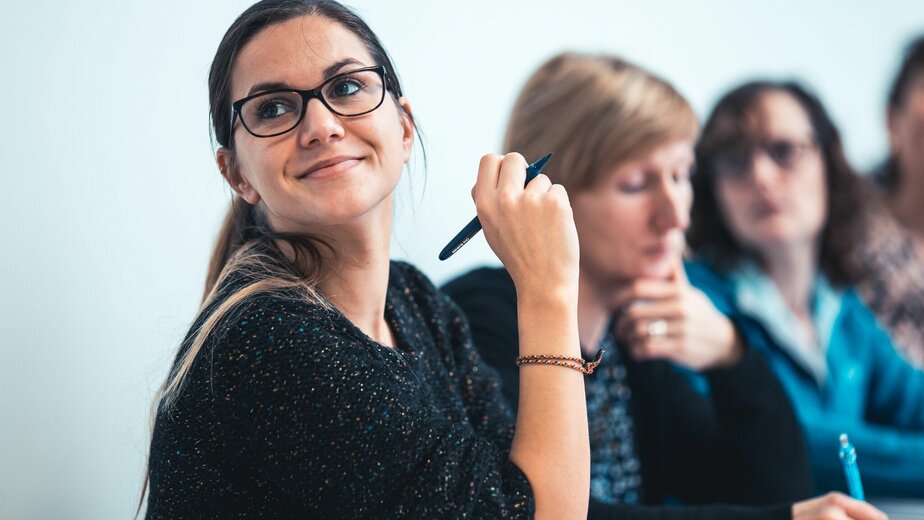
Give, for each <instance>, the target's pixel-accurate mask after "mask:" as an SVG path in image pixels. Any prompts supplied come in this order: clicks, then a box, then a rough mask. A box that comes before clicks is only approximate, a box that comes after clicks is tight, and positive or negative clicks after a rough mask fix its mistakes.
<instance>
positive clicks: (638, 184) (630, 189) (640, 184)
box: [618, 177, 646, 193]
mask: <svg viewBox="0 0 924 520" xmlns="http://www.w3.org/2000/svg"><path fill="white" fill-rule="evenodd" d="M645 184H646V182H645V177H636V178H632V179H626V180H624V181H622V182H620V183H619V185H618V187H619V191H622V192H624V193H638V192H640V191H642V190H644V189H645Z"/></svg>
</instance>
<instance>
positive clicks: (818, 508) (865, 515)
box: [792, 493, 889, 520]
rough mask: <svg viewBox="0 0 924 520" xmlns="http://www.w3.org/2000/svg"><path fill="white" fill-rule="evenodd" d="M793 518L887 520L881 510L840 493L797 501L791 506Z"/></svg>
mask: <svg viewBox="0 0 924 520" xmlns="http://www.w3.org/2000/svg"><path fill="white" fill-rule="evenodd" d="M792 518H793V520H888V518H889V517H888V516H886V514H885V513H883V512H882V511H880V510H878V509H876V508H875V507H873V506H871V505H869V504H868V503H866V502H863V501H860V500H856V499H853V498H850V497H848V496H847V495H844V494H842V493H828V494H827V495H824V496H820V497H818V498H813V499H811V500H805V501H802V502H797V503H795V504H793V506H792Z"/></svg>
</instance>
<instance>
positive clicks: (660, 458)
mask: <svg viewBox="0 0 924 520" xmlns="http://www.w3.org/2000/svg"><path fill="white" fill-rule="evenodd" d="M632 373H634V376H633V386H634V390H635V395H636V396H637V398H638V400H639V403H638V407H637V409H638V411H637V412H636V413H635V416H636V420H637V422H639V423H640V425H641V426H642V428H643V429H644V431H646V432H648V438H647V439H643V440H645V441H647V442H646V443H645V444H644V446H645V453H646V454H647V456H646V458H645V460H647V461H650V465H651V466H652V467H650V468H648V470H647V471H646V472H645V476H646V478H647V481H648V484H649V485H650V486H649V487H650V488H651V489H650V491H651V492H652V493H653V494H654V495H656V496H660V495H665V496H673V497H675V498H678V499H680V500H681V501H683V502H685V503H689V504H707V503H731V504H752V505H766V504H775V503H781V502H790V503H791V502H793V501H796V500H800V499H803V498H806V497H807V496H809V495H810V494H811V492H812V489H813V484H812V478H811V470H810V466H809V460H808V454H807V452H806V449H805V444H804V441H803V438H802V432H801V430H800V428H799V426H798V423H797V421H796V419H795V416H794V413H793V412H792V409H791V407H790V406H789V401H788V399H787V397H786V395H785V394H784V393H783V390H782V388H780V386H779V384H778V383H777V382H776V380H775V378H774V377H773V374H772V373H771V372H770V370H769V368H768V367H767V366H766V364H765V363H764V362H763V360H762V359H761V357H760V356H759V355H758V354H757V353H756V352H754V351H753V350H751V349H746V350H745V353H744V355H743V357H742V359H741V360H740V361H739V363H738V364H737V365H736V366H735V367H732V368H729V369H723V370H715V371H709V372H707V373H706V376H707V377H708V381H709V387H710V391H709V394H708V395H703V394H701V393H700V392H698V391H697V390H695V389H694V388H693V386H692V385H691V384H690V382H689V381H688V378H687V376H685V375H684V374H682V373H680V372H679V371H678V370H677V369H676V368H675V367H673V366H671V365H670V364H668V363H667V362H664V361H659V362H642V363H638V364H633V365H632V366H631V369H630V374H632ZM643 408H647V409H643Z"/></svg>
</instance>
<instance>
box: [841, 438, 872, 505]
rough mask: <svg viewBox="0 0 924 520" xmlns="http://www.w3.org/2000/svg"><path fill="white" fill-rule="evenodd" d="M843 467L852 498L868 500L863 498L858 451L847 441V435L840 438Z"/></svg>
mask: <svg viewBox="0 0 924 520" xmlns="http://www.w3.org/2000/svg"><path fill="white" fill-rule="evenodd" d="M840 441H841V448H840V455H841V465H842V466H844V476H845V477H847V489H848V490H849V491H850V496H852V497H853V498H856V499H857V500H866V498H864V496H863V483H862V482H860V468H858V467H857V450H856V448H854V447H853V444H850V441H849V440H847V434H846V433H842V434H841V437H840Z"/></svg>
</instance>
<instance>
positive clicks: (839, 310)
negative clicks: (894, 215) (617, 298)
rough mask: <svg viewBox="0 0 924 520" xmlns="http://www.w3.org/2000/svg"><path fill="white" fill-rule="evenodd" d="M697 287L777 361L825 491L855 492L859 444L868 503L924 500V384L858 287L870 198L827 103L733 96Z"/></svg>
mask: <svg viewBox="0 0 924 520" xmlns="http://www.w3.org/2000/svg"><path fill="white" fill-rule="evenodd" d="M696 160H697V167H696V172H695V173H694V175H693V191H694V203H693V212H692V215H693V216H692V225H691V227H690V230H689V234H688V238H689V241H690V244H691V246H692V247H693V248H694V249H695V252H696V254H697V257H698V258H699V260H700V261H699V262H697V263H695V264H693V265H691V266H690V269H689V275H690V279H691V280H692V281H693V283H694V285H696V286H698V287H700V288H701V289H702V290H704V291H705V292H706V293H707V294H709V295H710V297H711V298H712V299H713V302H714V303H715V304H716V305H717V307H718V308H720V309H721V310H722V312H724V313H726V314H727V315H728V316H729V317H731V318H732V319H733V320H734V321H735V322H736V323H737V324H738V325H739V331H740V332H741V333H742V335H743V336H744V338H745V341H746V342H747V343H748V344H749V345H751V346H752V348H754V349H756V350H758V351H760V352H761V353H762V354H763V355H764V356H765V357H766V359H767V360H768V361H769V363H770V366H771V367H772V369H773V370H774V372H776V374H777V376H778V377H779V378H780V381H781V382H782V383H783V386H784V388H785V389H786V391H787V392H788V393H789V395H790V398H791V400H792V403H793V406H794V407H795V409H796V413H797V415H798V417H799V420H800V422H801V423H802V426H803V429H804V432H805V435H806V440H807V444H808V447H809V452H810V456H811V461H812V467H813V470H814V475H815V478H816V483H817V485H818V490H821V491H827V490H832V489H845V487H846V486H845V481H844V475H843V471H842V468H841V464H840V461H839V460H838V456H837V446H838V436H839V435H840V434H841V433H847V434H848V435H849V437H850V440H851V441H852V442H853V443H854V445H855V446H856V448H857V451H858V452H859V453H860V454H861V457H862V464H861V466H862V470H863V483H864V484H865V486H866V487H867V493H868V494H870V495H880V496H908V497H922V496H924V471H921V468H922V467H924V372H921V371H920V370H917V369H915V368H914V367H912V366H911V365H909V364H908V363H907V362H906V361H905V360H904V359H903V358H902V357H900V356H899V355H898V353H897V352H896V350H895V348H894V346H893V344H892V341H891V339H890V337H889V335H888V334H887V333H886V332H885V331H884V330H883V329H882V328H881V327H880V325H879V322H878V321H877V319H876V318H875V316H874V315H873V314H872V313H871V312H870V310H869V309H868V308H867V307H866V305H864V303H863V302H862V301H861V300H860V298H859V297H858V296H857V294H856V292H855V291H854V289H853V287H854V284H855V283H856V281H857V280H859V279H861V278H862V275H863V274H864V273H863V266H860V265H856V264H855V263H854V262H853V261H852V260H853V259H854V255H853V254H852V250H853V248H854V247H856V245H857V244H856V243H855V238H856V236H857V232H856V229H857V228H858V227H859V226H861V225H862V222H863V219H864V211H865V210H864V208H865V206H864V203H863V187H864V185H863V184H862V183H861V181H860V179H859V178H858V177H857V176H856V175H855V173H854V172H853V171H852V170H851V168H850V166H849V165H848V163H847V160H846V158H845V156H844V152H843V148H842V145H841V140H840V136H839V134H838V131H837V129H836V128H835V126H834V124H833V122H832V121H831V119H830V117H829V116H828V114H827V112H826V111H825V109H824V107H823V106H822V105H821V103H820V101H819V100H818V99H817V98H816V97H815V96H814V95H812V94H811V93H809V92H808V91H807V90H806V89H805V88H804V87H802V86H800V85H798V84H796V83H774V82H769V81H757V82H752V83H748V84H745V85H742V86H740V87H738V88H735V89H733V90H732V91H731V92H729V93H728V94H726V95H725V96H723V97H722V98H721V100H720V101H719V102H718V104H717V105H716V107H715V108H714V110H713V111H712V114H711V115H710V116H709V118H708V120H707V122H706V124H705V126H704V129H703V135H702V138H701V140H700V143H699V145H698V146H697V154H696Z"/></svg>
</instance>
